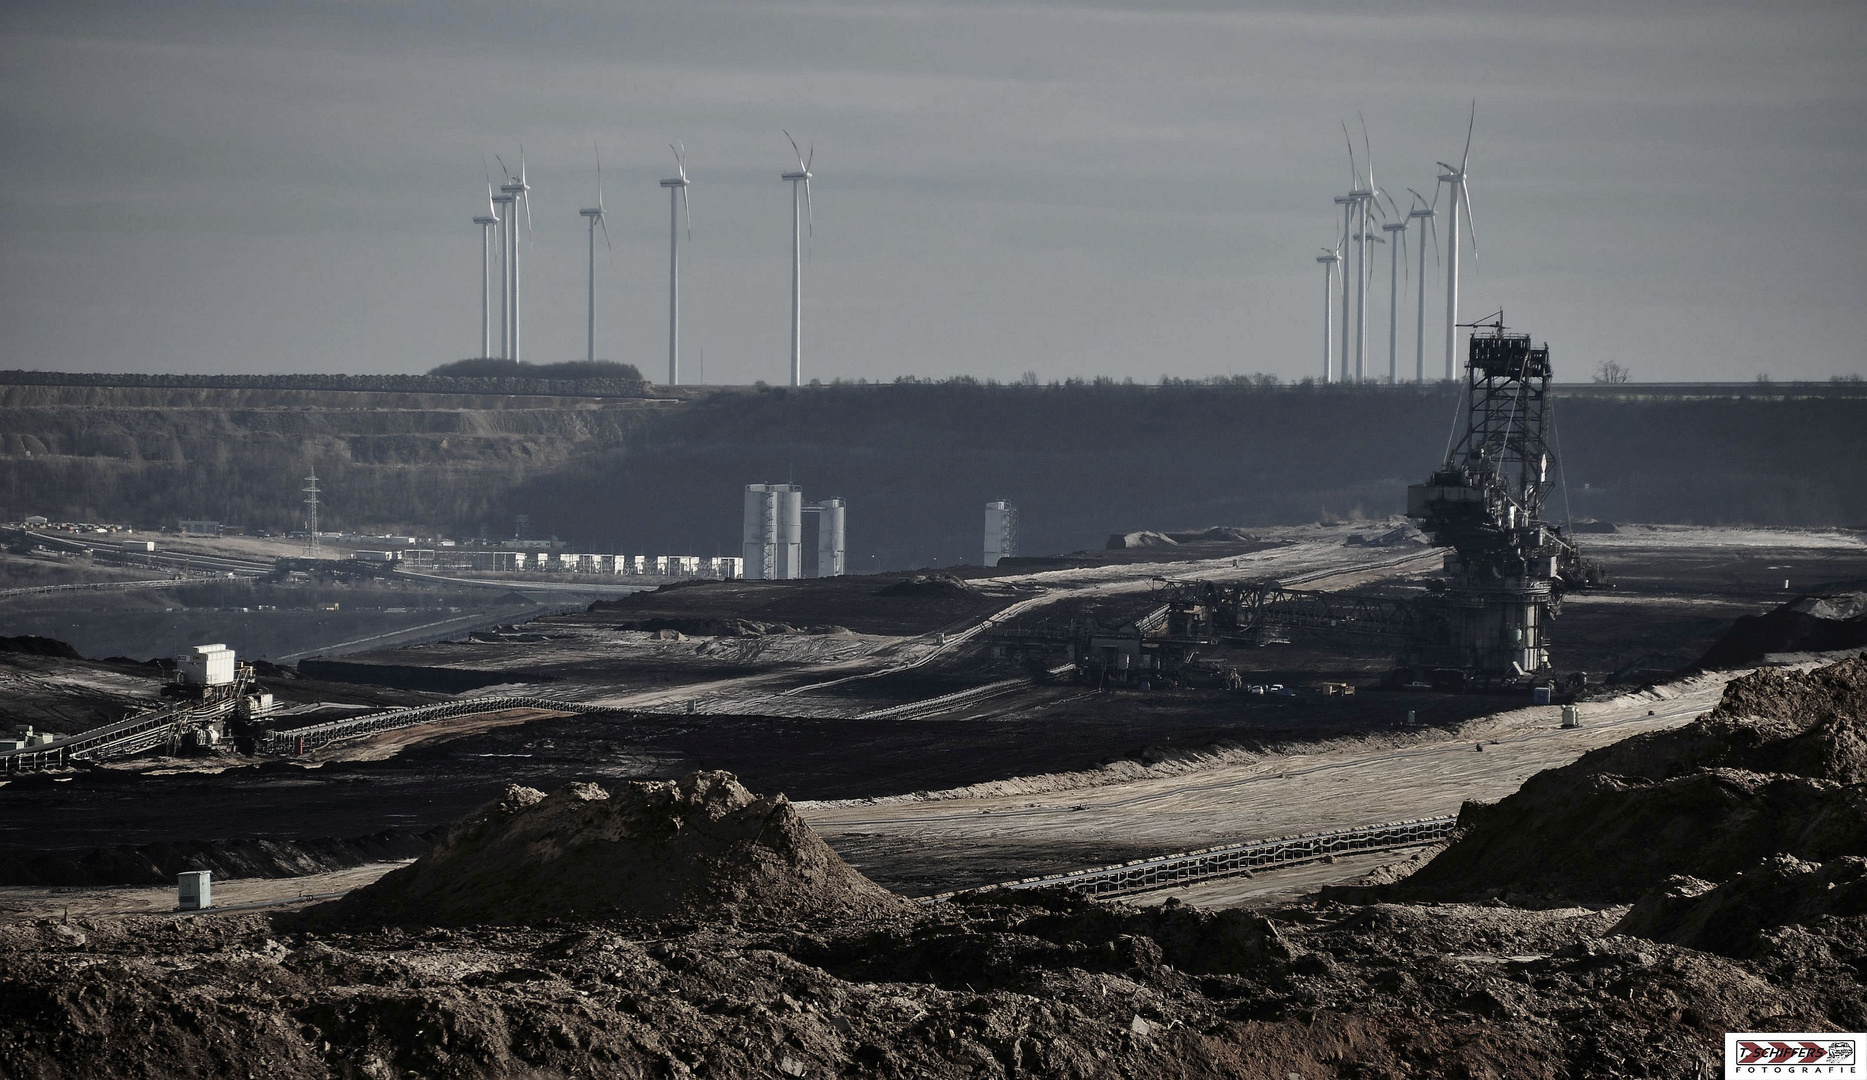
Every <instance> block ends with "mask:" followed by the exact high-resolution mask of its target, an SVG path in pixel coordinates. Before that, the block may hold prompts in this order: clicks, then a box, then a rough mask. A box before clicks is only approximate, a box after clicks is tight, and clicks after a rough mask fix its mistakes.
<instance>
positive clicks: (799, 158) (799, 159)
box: [778, 128, 808, 172]
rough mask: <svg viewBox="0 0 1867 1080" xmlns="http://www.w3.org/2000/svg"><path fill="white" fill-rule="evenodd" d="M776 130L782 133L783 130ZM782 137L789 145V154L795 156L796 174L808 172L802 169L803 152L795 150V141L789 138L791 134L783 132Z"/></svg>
mask: <svg viewBox="0 0 1867 1080" xmlns="http://www.w3.org/2000/svg"><path fill="white" fill-rule="evenodd" d="M778 130H780V131H784V129H783V128H779V129H778ZM784 137H785V139H787V140H788V141H789V142H790V143H791V152H792V153H793V154H796V155H797V171H798V172H806V171H808V170H806V169H805V168H804V152H803V151H802V150H799V149H798V148H797V140H796V139H793V138H791V133H790V132H788V131H785V132H784Z"/></svg>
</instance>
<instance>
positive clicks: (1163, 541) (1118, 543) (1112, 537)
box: [1104, 529, 1180, 551]
mask: <svg viewBox="0 0 1867 1080" xmlns="http://www.w3.org/2000/svg"><path fill="white" fill-rule="evenodd" d="M1179 543H1180V542H1179V541H1178V540H1175V539H1174V538H1173V537H1171V536H1168V535H1167V534H1166V533H1163V532H1155V531H1154V530H1152V529H1142V530H1141V531H1139V532H1131V533H1110V534H1109V542H1108V543H1107V544H1106V545H1104V546H1105V547H1106V548H1107V550H1109V551H1124V550H1127V549H1128V548H1151V547H1177V546H1178V545H1179Z"/></svg>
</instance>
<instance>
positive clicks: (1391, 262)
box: [1381, 192, 1407, 386]
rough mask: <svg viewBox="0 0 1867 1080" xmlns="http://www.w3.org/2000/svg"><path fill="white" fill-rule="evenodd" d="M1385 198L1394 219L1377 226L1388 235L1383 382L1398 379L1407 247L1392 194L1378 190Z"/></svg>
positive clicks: (1404, 228) (1404, 222) (1403, 223)
mask: <svg viewBox="0 0 1867 1080" xmlns="http://www.w3.org/2000/svg"><path fill="white" fill-rule="evenodd" d="M1382 194H1383V195H1384V196H1386V198H1387V206H1388V209H1390V210H1392V211H1393V212H1394V220H1392V221H1389V222H1387V223H1386V224H1384V225H1382V226H1381V231H1382V232H1384V233H1386V234H1387V235H1388V245H1387V259H1388V262H1387V385H1389V386H1392V385H1394V384H1395V383H1396V382H1398V381H1399V373H1398V370H1397V367H1398V364H1399V355H1400V252H1401V250H1402V249H1403V248H1405V247H1406V246H1407V219H1406V218H1404V217H1402V216H1401V215H1400V207H1398V206H1395V205H1394V197H1393V196H1392V195H1387V194H1386V192H1383V193H1382Z"/></svg>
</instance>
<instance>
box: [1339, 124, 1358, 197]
mask: <svg viewBox="0 0 1867 1080" xmlns="http://www.w3.org/2000/svg"><path fill="white" fill-rule="evenodd" d="M1342 142H1343V143H1344V144H1346V145H1347V146H1348V176H1349V184H1348V186H1349V187H1350V188H1351V189H1353V188H1354V187H1355V186H1356V185H1358V184H1360V183H1361V168H1360V167H1359V166H1357V165H1356V164H1355V140H1353V139H1351V138H1349V137H1348V121H1346V120H1344V121H1342Z"/></svg>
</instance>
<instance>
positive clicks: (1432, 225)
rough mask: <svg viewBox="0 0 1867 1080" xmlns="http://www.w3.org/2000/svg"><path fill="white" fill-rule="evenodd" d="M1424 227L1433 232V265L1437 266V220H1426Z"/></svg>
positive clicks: (1433, 218) (1432, 218) (1431, 218)
mask: <svg viewBox="0 0 1867 1080" xmlns="http://www.w3.org/2000/svg"><path fill="white" fill-rule="evenodd" d="M1426 227H1427V228H1429V229H1431V230H1433V265H1434V266H1438V265H1439V219H1438V218H1436V217H1429V218H1427V219H1426Z"/></svg>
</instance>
